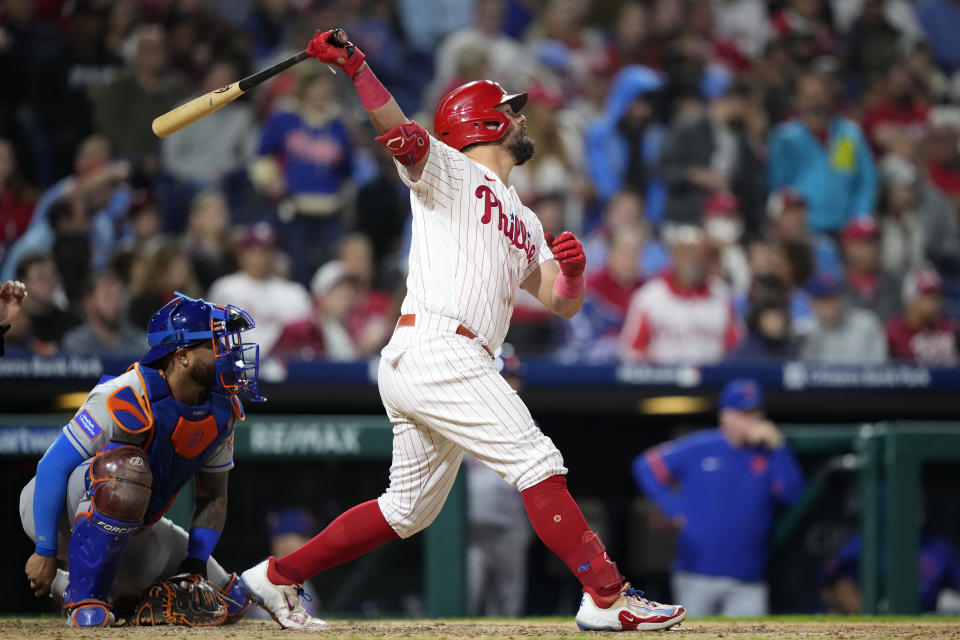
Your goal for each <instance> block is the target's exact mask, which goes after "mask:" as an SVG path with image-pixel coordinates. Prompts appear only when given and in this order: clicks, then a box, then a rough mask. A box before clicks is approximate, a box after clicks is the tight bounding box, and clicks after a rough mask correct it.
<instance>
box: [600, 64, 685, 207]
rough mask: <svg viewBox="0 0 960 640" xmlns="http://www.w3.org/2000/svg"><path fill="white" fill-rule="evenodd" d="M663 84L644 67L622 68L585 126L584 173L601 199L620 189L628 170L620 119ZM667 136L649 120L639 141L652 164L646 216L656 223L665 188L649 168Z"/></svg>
mask: <svg viewBox="0 0 960 640" xmlns="http://www.w3.org/2000/svg"><path fill="white" fill-rule="evenodd" d="M662 86H663V82H662V81H661V80H660V77H659V76H658V75H657V74H656V72H654V71H652V70H651V69H648V68H647V67H644V66H641V65H633V66H630V67H627V68H625V69H624V70H623V71H621V72H620V73H618V74H617V77H616V78H614V80H613V86H611V87H610V91H609V92H608V93H607V103H606V106H605V108H604V114H603V115H602V116H601V117H599V118H597V119H596V120H594V121H593V122H592V123H590V125H589V126H588V127H587V131H586V154H587V162H586V165H587V166H586V169H587V174H588V175H589V176H590V180H591V181H592V182H593V185H594V187H595V188H596V189H597V193H598V194H599V195H600V198H601V199H602V200H604V201H606V200H609V199H610V198H611V197H612V196H613V194H615V193H616V192H617V191H619V190H620V189H622V188H623V179H624V174H625V173H626V171H627V163H628V162H629V157H628V156H629V153H630V151H629V148H628V146H627V141H626V139H625V138H624V137H623V134H622V133H621V132H620V129H619V124H620V120H621V119H622V118H623V116H624V114H625V113H626V112H627V109H628V108H629V107H630V104H631V103H632V102H633V101H634V100H636V99H637V98H641V97H643V96H644V95H646V94H648V93H651V92H654V91H657V90H659V89H660V88H661V87H662ZM666 137H667V131H666V129H665V128H664V127H663V126H662V125H660V124H657V123H655V122H651V123H650V124H649V125H648V126H647V129H646V131H645V133H644V134H643V140H641V143H640V144H641V148H642V154H643V158H644V160H645V161H646V163H647V164H648V165H649V166H650V167H651V176H650V178H651V180H650V182H649V184H648V185H647V193H646V194H645V196H646V202H645V205H646V210H647V216H648V217H649V218H651V219H652V220H654V221H655V222H657V221H659V220H660V217H661V216H662V211H663V204H664V202H665V200H666V187H665V186H664V184H663V183H662V182H661V181H660V180H659V179H656V178H655V177H654V176H653V171H652V167H653V165H654V164H656V161H657V158H658V157H659V155H660V148H661V147H662V146H663V142H664V140H666Z"/></svg>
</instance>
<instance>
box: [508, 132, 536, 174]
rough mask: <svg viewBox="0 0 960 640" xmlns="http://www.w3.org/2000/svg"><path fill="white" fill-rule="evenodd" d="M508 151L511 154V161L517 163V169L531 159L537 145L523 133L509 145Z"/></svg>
mask: <svg viewBox="0 0 960 640" xmlns="http://www.w3.org/2000/svg"><path fill="white" fill-rule="evenodd" d="M508 149H510V153H512V154H513V159H514V160H515V161H516V163H517V164H516V166H518V167H519V166H520V165H522V164H523V163H525V162H526V161H527V160H529V159H530V158H532V157H533V154H534V153H536V151H537V145H536V143H535V142H534V141H533V140H531V139H530V138H528V137H527V135H526V134H525V133H522V132H521V133H520V135H519V136H518V137H517V139H516V140H514V141H513V142H511V143H510V146H509V147H508Z"/></svg>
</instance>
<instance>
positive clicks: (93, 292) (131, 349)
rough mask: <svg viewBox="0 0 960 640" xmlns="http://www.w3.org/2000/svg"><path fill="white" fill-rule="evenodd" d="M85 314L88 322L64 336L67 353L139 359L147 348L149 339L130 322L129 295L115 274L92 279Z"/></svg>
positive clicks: (99, 272) (85, 303)
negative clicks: (127, 296)
mask: <svg viewBox="0 0 960 640" xmlns="http://www.w3.org/2000/svg"><path fill="white" fill-rule="evenodd" d="M83 311H84V316H85V317H86V322H84V323H83V324H82V325H80V326H79V327H76V328H75V329H72V330H70V331H69V332H67V334H66V335H65V336H63V351H64V352H66V353H92V354H98V355H114V356H126V355H129V356H131V357H132V358H137V357H139V356H140V355H142V354H143V352H144V349H146V348H147V335H146V334H145V333H144V332H143V331H142V330H140V329H138V328H135V327H134V326H133V325H131V324H130V322H129V320H128V319H127V300H126V291H124V287H123V282H121V280H120V278H119V277H118V276H117V274H115V273H113V272H112V271H107V270H104V271H98V272H97V273H94V274H93V275H92V276H90V278H89V279H88V282H87V287H86V291H85V292H84V296H83Z"/></svg>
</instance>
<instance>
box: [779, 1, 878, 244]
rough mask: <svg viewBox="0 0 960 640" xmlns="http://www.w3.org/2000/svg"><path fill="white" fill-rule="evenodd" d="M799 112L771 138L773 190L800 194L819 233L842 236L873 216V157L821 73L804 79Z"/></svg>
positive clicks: (798, 91)
mask: <svg viewBox="0 0 960 640" xmlns="http://www.w3.org/2000/svg"><path fill="white" fill-rule="evenodd" d="M804 1H807V2H809V1H810V0H804ZM796 108H797V115H798V118H797V120H794V121H791V122H787V123H784V124H781V125H779V126H777V127H776V128H775V129H774V130H773V133H772V134H771V136H770V188H771V189H781V188H783V187H793V188H794V189H796V190H797V191H798V192H800V193H801V194H802V195H803V197H804V200H806V202H807V211H808V216H809V222H810V226H811V227H812V228H813V230H814V231H820V232H834V231H838V230H839V229H840V228H841V227H842V226H843V225H844V224H845V223H846V222H847V220H849V219H851V218H858V217H863V216H869V215H870V214H871V213H873V207H874V201H875V198H876V193H875V191H876V188H877V185H876V182H877V180H876V169H875V168H874V165H873V158H872V157H871V155H870V149H869V148H868V146H867V143H866V141H865V140H864V138H863V134H862V133H861V131H860V128H859V127H858V126H857V125H856V124H855V123H854V122H852V121H850V120H846V119H844V118H842V117H840V116H839V115H838V114H837V112H836V109H835V107H834V95H833V88H832V86H831V84H830V81H829V80H827V79H826V78H824V77H823V76H821V75H818V74H816V73H807V74H806V75H804V76H803V77H801V78H800V80H799V81H798V82H797V98H796Z"/></svg>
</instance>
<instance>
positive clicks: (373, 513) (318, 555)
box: [267, 500, 400, 584]
mask: <svg viewBox="0 0 960 640" xmlns="http://www.w3.org/2000/svg"><path fill="white" fill-rule="evenodd" d="M399 537H400V536H398V535H397V532H396V531H394V530H393V527H391V526H390V525H389V524H388V523H387V521H386V519H385V518H384V517H383V512H381V511H380V505H379V504H377V501H376V500H369V501H367V502H364V503H363V504H358V505H357V506H355V507H354V508H352V509H350V510H348V511H345V512H344V513H342V514H340V516H339V517H338V518H337V519H336V520H334V521H333V522H331V523H330V524H329V525H327V528H326V529H324V530H323V531H321V532H320V533H318V534H317V535H316V537H314V538H313V540H311V541H310V542H308V543H306V544H305V545H303V546H302V547H300V548H299V549H297V550H296V551H292V552H290V553H288V554H287V555H285V556H283V557H282V558H280V559H279V560H271V561H270V564H269V565H268V568H267V579H268V580H270V582H272V583H274V584H303V582H304V581H305V580H307V579H308V578H310V577H311V576H314V575H316V574H318V573H320V572H321V571H326V570H327V569H329V568H330V567H335V566H337V565H338V564H343V563H344V562H348V561H350V560H353V559H354V558H358V557H360V556H362V555H363V554H365V553H367V552H369V551H372V550H373V549H376V548H377V547H379V546H380V545H381V544H383V543H384V542H387V541H388V540H393V539H394V538H399Z"/></svg>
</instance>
